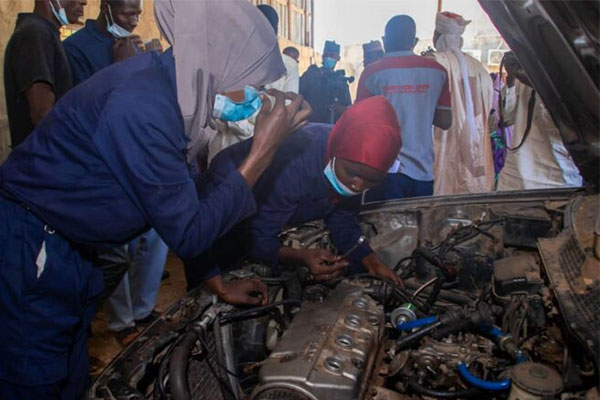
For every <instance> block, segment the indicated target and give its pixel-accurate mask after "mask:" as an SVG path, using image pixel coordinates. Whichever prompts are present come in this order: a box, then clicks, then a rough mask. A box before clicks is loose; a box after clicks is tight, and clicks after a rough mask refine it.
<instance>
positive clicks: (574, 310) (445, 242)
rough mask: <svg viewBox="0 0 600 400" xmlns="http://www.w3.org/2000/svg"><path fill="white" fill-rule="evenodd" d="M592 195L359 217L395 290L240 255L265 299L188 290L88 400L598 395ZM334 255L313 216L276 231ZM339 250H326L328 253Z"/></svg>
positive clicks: (391, 210) (599, 310) (238, 272)
mask: <svg viewBox="0 0 600 400" xmlns="http://www.w3.org/2000/svg"><path fill="white" fill-rule="evenodd" d="M597 207H598V196H577V197H574V198H571V199H546V200H544V199H539V200H536V201H527V202H526V201H522V200H519V201H516V200H515V201H514V202H510V201H498V202H496V203H487V204H485V205H481V203H477V202H475V201H473V202H471V203H464V204H460V203H456V204H438V205H435V204H433V205H432V204H423V203H418V202H414V203H412V204H411V205H407V206H403V207H397V206H396V207H394V206H393V205H385V206H384V207H376V208H373V209H371V210H368V211H366V212H364V213H363V214H362V216H361V220H362V224H363V232H365V235H366V236H367V237H368V239H369V241H370V243H371V246H372V247H373V249H374V250H375V251H376V253H377V254H378V256H380V257H381V258H382V259H383V260H384V261H385V262H386V263H387V265H390V266H393V267H394V270H395V271H396V272H397V273H398V274H399V275H400V276H401V277H402V280H403V282H404V285H403V286H402V287H401V286H397V285H394V284H392V283H391V282H386V281H384V280H382V279H380V278H378V277H376V276H371V275H369V274H360V275H357V276H343V277H340V278H338V279H335V280H333V281H327V282H318V281H315V280H314V279H313V278H312V277H311V276H310V274H309V273H308V270H306V269H304V268H289V269H284V268H282V269H280V270H277V271H274V270H272V269H270V268H268V267H266V266H264V265H261V264H256V263H253V262H250V261H246V262H244V263H243V264H241V265H238V266H236V268H235V269H233V270H232V271H230V273H229V279H240V278H246V277H251V276H254V277H258V278H260V279H261V280H263V282H265V283H266V284H267V285H268V286H269V296H270V303H269V305H267V306H263V307H256V308H246V309H238V308H234V307H232V306H230V305H226V304H223V303H220V302H218V301H217V300H216V299H215V298H213V297H212V296H210V295H208V294H206V292H204V291H203V290H202V289H198V290H197V291H195V292H192V293H190V294H188V295H187V296H185V297H184V298H182V299H181V300H180V302H178V304H176V305H174V306H173V307H172V309H171V310H169V311H168V312H167V313H165V315H163V317H162V318H161V319H160V320H159V321H157V322H156V323H155V324H154V325H153V326H151V327H150V328H149V330H148V331H147V332H145V334H144V335H143V336H144V337H142V338H141V339H140V340H138V341H136V342H134V344H132V346H131V347H130V348H128V349H126V351H125V352H124V354H123V355H122V356H121V357H119V358H118V359H116V360H115V361H114V362H113V363H112V364H111V365H110V366H109V367H108V369H107V371H105V373H104V374H103V375H102V376H101V377H100V378H99V379H98V380H97V381H96V382H95V383H94V385H93V386H92V389H91V391H90V398H93V399H129V400H131V399H143V398H154V399H211V400H213V399H249V400H278V399H282V400H283V399H289V400H338V399H340V400H341V399H360V400H363V399H364V400H366V399H369V400H395V399H397V400H402V399H415V398H432V399H438V398H444V399H449V398H452V399H462V398H476V399H511V400H516V399H520V400H526V399H549V398H560V399H565V400H566V399H573V400H574V399H596V398H598V391H597V390H598V389H597V385H598V360H599V350H598V349H599V347H598V346H599V338H598V332H599V331H600V318H599V315H600V281H599V272H600V267H599V259H598V257H599V256H600V243H599V238H598V232H599V229H598V226H599V222H598V221H600V218H598V212H597V211H598V208H597ZM282 243H284V244H285V245H288V246H292V247H296V248H329V249H332V247H331V246H332V245H331V243H330V240H329V234H328V232H327V230H326V229H325V227H324V225H323V224H322V223H321V222H314V223H311V224H307V225H303V226H298V227H294V228H291V229H289V230H288V231H286V232H284V233H283V234H282ZM332 250H334V249H332Z"/></svg>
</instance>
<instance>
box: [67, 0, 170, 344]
mask: <svg viewBox="0 0 600 400" xmlns="http://www.w3.org/2000/svg"><path fill="white" fill-rule="evenodd" d="M141 13H142V3H141V0H102V1H101V2H100V14H99V15H98V18H97V19H95V20H87V21H86V22H85V28H83V29H80V30H79V31H77V32H76V33H75V34H73V35H71V36H70V37H69V38H67V39H66V40H65V42H64V45H65V50H66V52H67V56H68V58H69V62H70V64H71V71H72V72H73V78H74V84H75V85H77V84H79V83H81V82H83V81H84V80H86V79H88V78H89V77H90V76H92V75H93V74H95V73H96V72H98V71H100V70H101V69H103V68H106V67H108V66H109V65H111V64H112V63H114V62H119V61H122V60H125V59H127V58H129V57H132V56H134V55H135V54H137V53H139V52H141V51H142V50H141V46H142V40H141V39H140V37H139V36H137V35H134V34H133V31H134V30H135V28H136V27H137V25H138V22H139V17H140V14H141ZM168 250H169V249H168V247H167V245H166V244H165V243H164V242H163V241H162V239H161V238H160V236H158V234H157V233H156V231H155V230H154V229H150V230H149V231H148V232H145V233H143V234H142V235H140V236H139V237H137V238H136V239H134V240H133V241H131V242H130V243H129V244H128V245H125V246H122V247H116V248H114V249H110V250H107V251H102V252H101V253H100V254H99V255H98V260H97V261H96V266H98V267H100V268H102V270H103V272H104V273H105V275H106V276H107V277H108V276H109V275H111V276H112V275H115V276H116V275H121V276H122V279H120V283H119V284H118V286H117V287H116V288H115V287H114V286H113V285H114V284H116V281H115V282H113V279H109V278H107V279H106V282H105V284H106V289H107V293H108V294H109V295H110V296H109V297H108V300H107V306H108V329H109V330H110V331H112V332H114V334H115V337H116V338H117V340H118V341H119V342H120V343H121V344H123V345H126V344H128V343H129V342H130V341H131V340H133V339H134V338H135V336H136V335H137V334H138V330H137V328H138V327H139V326H144V325H145V324H146V323H149V322H152V321H153V320H154V319H155V317H156V316H157V315H156V313H155V312H154V311H153V310H154V306H155V304H156V297H157V295H158V290H159V288H160V281H161V278H162V274H163V270H164V266H165V262H166V260H167V253H168ZM113 290H114V291H113Z"/></svg>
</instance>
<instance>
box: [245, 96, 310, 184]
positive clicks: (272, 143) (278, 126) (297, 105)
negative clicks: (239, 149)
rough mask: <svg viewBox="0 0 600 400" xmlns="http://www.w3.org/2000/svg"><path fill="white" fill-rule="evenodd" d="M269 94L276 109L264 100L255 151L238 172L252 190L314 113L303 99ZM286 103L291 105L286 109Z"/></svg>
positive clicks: (256, 134) (252, 150) (254, 140)
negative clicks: (283, 145)
mask: <svg viewBox="0 0 600 400" xmlns="http://www.w3.org/2000/svg"><path fill="white" fill-rule="evenodd" d="M267 93H268V94H269V95H270V96H273V97H275V105H274V106H273V105H272V103H271V100H270V99H269V98H268V97H266V96H263V106H262V108H261V110H260V112H259V113H258V116H257V117H256V125H255V127H254V139H253V141H252V147H251V148H250V153H249V154H248V156H247V157H246V159H245V160H244V162H243V163H242V165H240V168H239V171H240V173H241V174H242V176H243V177H244V178H245V179H246V182H247V183H248V185H249V186H250V187H252V186H254V184H255V183H256V181H257V180H258V178H259V177H260V175H261V174H262V173H263V172H264V170H265V169H266V168H267V167H268V166H269V164H270V163H271V161H272V159H273V156H274V155H275V152H276V151H277V148H278V147H279V144H280V143H281V141H282V140H283V139H285V138H286V137H287V136H288V135H289V134H290V133H291V132H293V131H295V130H297V129H299V128H301V127H302V126H304V125H305V124H306V123H307V122H308V117H309V116H310V114H311V113H312V110H311V108H310V105H309V104H308V103H307V102H306V101H305V100H304V98H303V97H302V96H301V95H298V94H295V93H284V92H280V91H279V90H269V91H267ZM286 100H290V101H291V102H290V104H289V105H287V106H286V105H285V102H286Z"/></svg>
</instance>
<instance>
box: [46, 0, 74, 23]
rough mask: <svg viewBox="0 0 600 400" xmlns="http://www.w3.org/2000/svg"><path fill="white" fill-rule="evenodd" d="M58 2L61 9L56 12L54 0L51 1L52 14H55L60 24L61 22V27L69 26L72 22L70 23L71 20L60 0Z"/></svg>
mask: <svg viewBox="0 0 600 400" xmlns="http://www.w3.org/2000/svg"><path fill="white" fill-rule="evenodd" d="M56 2H57V3H58V7H60V8H59V9H58V11H56V8H54V4H52V0H50V8H51V9H52V14H54V16H55V17H56V19H57V20H58V22H60V24H61V25H69V24H70V22H69V18H67V12H66V11H65V9H64V8H63V7H62V6H61V5H60V1H59V0H56Z"/></svg>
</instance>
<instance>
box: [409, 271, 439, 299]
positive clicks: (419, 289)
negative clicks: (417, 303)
mask: <svg viewBox="0 0 600 400" xmlns="http://www.w3.org/2000/svg"><path fill="white" fill-rule="evenodd" d="M438 279H440V278H439V276H436V277H434V278H431V279H430V280H428V281H427V282H425V283H424V284H422V285H421V286H420V287H419V288H418V289H417V290H415V291H414V293H413V294H412V295H413V297H417V296H418V295H419V294H420V293H421V292H422V291H423V290H425V288H427V287H429V286H430V285H432V284H434V283H435V282H436V281H437V280H438Z"/></svg>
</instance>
